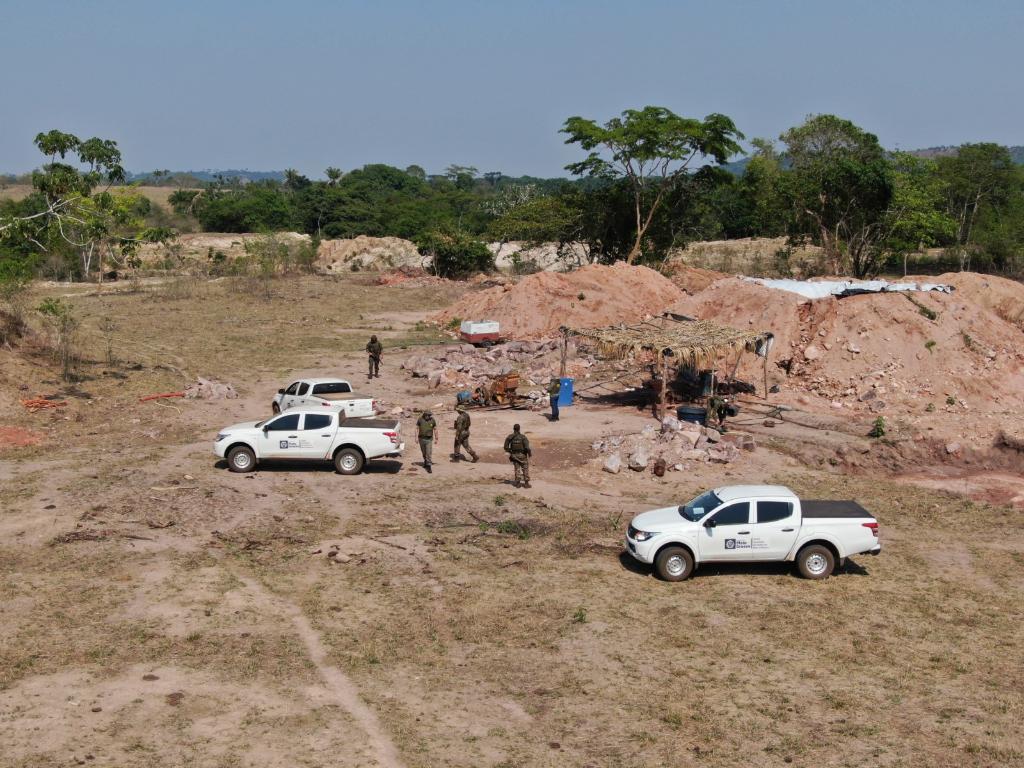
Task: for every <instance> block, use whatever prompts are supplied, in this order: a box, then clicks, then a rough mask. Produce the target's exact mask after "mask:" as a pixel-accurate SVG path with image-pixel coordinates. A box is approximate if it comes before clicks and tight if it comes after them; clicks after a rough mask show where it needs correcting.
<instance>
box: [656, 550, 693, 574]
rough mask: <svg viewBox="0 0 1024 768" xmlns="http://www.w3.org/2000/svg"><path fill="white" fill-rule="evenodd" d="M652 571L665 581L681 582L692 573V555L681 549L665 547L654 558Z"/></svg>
mask: <svg viewBox="0 0 1024 768" xmlns="http://www.w3.org/2000/svg"><path fill="white" fill-rule="evenodd" d="M654 570H655V571H656V572H657V574H658V577H659V578H661V579H664V580H665V581H682V580H683V579H688V578H689V577H690V574H691V573H693V555H691V554H690V553H689V551H687V550H686V549H685V548H683V547H665V549H663V550H661V552H659V553H658V556H657V557H656V558H654Z"/></svg>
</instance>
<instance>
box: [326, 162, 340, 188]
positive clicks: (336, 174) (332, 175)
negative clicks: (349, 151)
mask: <svg viewBox="0 0 1024 768" xmlns="http://www.w3.org/2000/svg"><path fill="white" fill-rule="evenodd" d="M324 175H325V176H327V186H329V187H336V186H338V182H339V181H340V180H341V177H342V176H344V175H345V172H344V171H342V170H341V168H335V167H334V166H333V165H332V166H330V167H328V168H327V170H326V171H324Z"/></svg>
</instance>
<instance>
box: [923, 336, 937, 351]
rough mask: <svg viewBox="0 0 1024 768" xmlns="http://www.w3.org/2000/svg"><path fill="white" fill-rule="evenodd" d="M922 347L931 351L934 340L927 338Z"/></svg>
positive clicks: (933, 347)
mask: <svg viewBox="0 0 1024 768" xmlns="http://www.w3.org/2000/svg"><path fill="white" fill-rule="evenodd" d="M924 348H925V349H927V350H928V351H929V352H931V351H932V350H934V349H935V342H934V341H933V340H932V339H929V340H928V341H926V342H925V343H924Z"/></svg>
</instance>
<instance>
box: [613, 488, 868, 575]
mask: <svg viewBox="0 0 1024 768" xmlns="http://www.w3.org/2000/svg"><path fill="white" fill-rule="evenodd" d="M626 550H627V551H628V552H629V554H630V555H632V556H633V557H634V558H636V559H637V560H639V561H640V562H642V563H647V564H651V565H653V566H654V570H655V572H656V573H657V574H658V576H660V577H661V578H662V579H665V580H666V581H682V580H683V579H686V578H688V577H689V576H690V575H691V574H692V573H693V571H694V569H695V568H696V567H697V566H698V565H699V564H701V563H739V562H772V561H776V562H783V561H789V562H795V563H796V566H797V569H798V570H799V571H800V574H801V575H802V576H804V577H805V578H808V579H824V578H826V577H828V576H829V575H830V574H831V573H832V571H833V570H834V569H835V567H836V565H837V564H841V563H843V562H844V561H845V560H846V558H847V557H850V556H851V555H859V554H869V555H877V554H879V553H880V552H881V551H882V545H881V543H880V542H879V539H878V521H877V520H875V518H874V517H872V516H871V514H870V513H869V512H868V511H867V510H866V509H864V508H863V507H862V506H860V505H859V504H858V503H857V502H855V501H810V500H801V499H800V498H798V497H797V495H796V494H795V493H793V491H791V490H790V489H789V488H786V487H784V486H781V485H732V486H725V487H722V488H715V489H714V490H711V491H706V492H704V493H702V494H701V495H700V496H698V497H697V498H695V499H693V500H692V501H689V502H687V503H686V504H683V505H681V506H672V507H663V508H661V509H654V510H651V511H650V512H644V513H643V514H640V515H637V516H636V517H634V518H633V521H632V522H631V523H630V525H629V528H628V530H627V531H626Z"/></svg>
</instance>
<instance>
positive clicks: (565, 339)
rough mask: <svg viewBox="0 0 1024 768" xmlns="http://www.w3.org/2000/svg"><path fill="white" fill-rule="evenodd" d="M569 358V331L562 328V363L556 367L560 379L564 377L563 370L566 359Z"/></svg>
mask: <svg viewBox="0 0 1024 768" xmlns="http://www.w3.org/2000/svg"><path fill="white" fill-rule="evenodd" d="M568 359H569V331H567V330H565V329H563V330H562V365H561V367H560V368H559V369H558V377H559V378H560V379H564V378H565V370H566V365H567V361H568Z"/></svg>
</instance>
